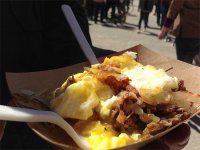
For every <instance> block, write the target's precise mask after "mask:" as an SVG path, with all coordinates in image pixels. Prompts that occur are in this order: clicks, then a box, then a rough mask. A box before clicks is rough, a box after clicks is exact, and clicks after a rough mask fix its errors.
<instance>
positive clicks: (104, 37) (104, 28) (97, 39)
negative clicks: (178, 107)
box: [89, 1, 200, 150]
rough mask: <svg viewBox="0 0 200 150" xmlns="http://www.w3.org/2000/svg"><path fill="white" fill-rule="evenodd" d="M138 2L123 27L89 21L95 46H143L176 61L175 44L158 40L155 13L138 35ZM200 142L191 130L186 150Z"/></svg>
mask: <svg viewBox="0 0 200 150" xmlns="http://www.w3.org/2000/svg"><path fill="white" fill-rule="evenodd" d="M137 2H138V1H135V3H134V9H133V11H132V12H131V13H130V14H129V15H128V16H127V20H126V23H124V24H123V25H120V24H118V25H115V24H113V23H105V24H102V23H100V22H98V24H94V22H93V21H89V23H90V34H91V38H92V42H93V45H94V46H96V47H99V48H103V49H109V50H114V51H121V50H124V49H127V48H130V47H132V46H135V45H138V44H142V45H144V46H145V47H148V48H149V49H151V50H153V51H155V52H157V53H160V54H162V55H164V56H167V57H171V58H175V59H176V52H175V47H174V46H173V42H166V41H165V40H159V39H158V38H157V35H158V34H159V32H160V29H159V27H158V26H157V24H156V17H155V16H154V14H153V12H154V11H153V12H152V13H151V14H150V18H149V24H148V25H149V26H150V28H147V31H146V32H142V33H140V34H138V33H137V24H138V21H139V13H138V11H137V6H138V3H137ZM131 9H132V8H131ZM199 140H200V133H198V132H197V131H195V130H194V129H191V137H190V141H189V143H188V145H187V146H186V147H185V148H184V150H191V148H192V150H199V149H200V145H199Z"/></svg>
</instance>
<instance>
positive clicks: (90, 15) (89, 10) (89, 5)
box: [85, 0, 94, 20]
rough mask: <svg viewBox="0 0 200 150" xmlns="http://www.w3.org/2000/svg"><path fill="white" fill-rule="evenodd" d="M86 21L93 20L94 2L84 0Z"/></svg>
mask: <svg viewBox="0 0 200 150" xmlns="http://www.w3.org/2000/svg"><path fill="white" fill-rule="evenodd" d="M85 9H86V12H87V16H88V19H90V20H93V19H94V2H93V0H86V6H85Z"/></svg>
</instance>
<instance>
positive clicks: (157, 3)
mask: <svg viewBox="0 0 200 150" xmlns="http://www.w3.org/2000/svg"><path fill="white" fill-rule="evenodd" d="M155 6H156V10H155V11H156V12H155V13H156V22H157V25H158V26H160V25H161V21H160V20H161V0H155Z"/></svg>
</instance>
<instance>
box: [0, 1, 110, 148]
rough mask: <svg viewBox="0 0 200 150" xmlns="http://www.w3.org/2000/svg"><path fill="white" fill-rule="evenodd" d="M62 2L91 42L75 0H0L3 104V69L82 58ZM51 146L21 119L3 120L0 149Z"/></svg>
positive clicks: (3, 97) (6, 93)
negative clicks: (16, 120)
mask: <svg viewBox="0 0 200 150" xmlns="http://www.w3.org/2000/svg"><path fill="white" fill-rule="evenodd" d="M62 4H68V5H70V6H71V8H72V10H73V12H74V14H75V16H76V18H77V20H78V22H79V25H80V26H81V29H82V31H83V33H84V35H85V37H86V39H87V40H88V42H89V44H90V45H91V46H92V42H91V38H90V34H89V26H88V21H87V17H86V14H85V11H84V9H83V8H82V6H81V4H80V2H79V1H78V0H48V1H47V0H45V1H38V0H29V1H25V0H24V1H22V0H20V1H13V0H6V1H1V12H2V13H1V18H2V20H1V21H2V49H1V51H2V56H1V58H0V60H1V66H2V69H3V71H2V74H1V81H2V82H1V88H0V89H1V93H2V95H1V98H0V99H1V100H2V101H1V104H3V105H7V104H8V102H9V100H11V96H10V93H9V89H8V86H7V82H6V77H5V72H30V71H41V70H49V69H55V68H60V67H65V66H69V65H73V64H76V63H80V62H83V61H86V57H85V55H84V53H83V52H82V50H81V48H80V46H79V44H78V42H77V40H76V38H75V36H74V35H73V32H72V31H71V29H70V27H69V25H68V23H67V21H66V19H65V17H64V15H63V13H62V11H61V5H62ZM92 48H93V50H94V52H95V54H96V56H97V57H101V56H104V55H107V54H110V53H112V51H103V50H99V49H97V48H94V47H93V46H92ZM0 126H1V123H0ZM0 135H1V134H0ZM51 147H52V146H51V145H50V144H48V143H47V142H45V141H43V140H41V138H39V137H38V136H37V135H35V134H34V133H33V132H32V131H31V130H30V129H29V128H28V127H27V125H26V124H25V123H15V122H14V123H13V122H7V125H6V128H5V134H4V137H3V139H2V141H1V148H2V149H20V150H22V149H30V148H31V149H38V148H39V149H50V148H51Z"/></svg>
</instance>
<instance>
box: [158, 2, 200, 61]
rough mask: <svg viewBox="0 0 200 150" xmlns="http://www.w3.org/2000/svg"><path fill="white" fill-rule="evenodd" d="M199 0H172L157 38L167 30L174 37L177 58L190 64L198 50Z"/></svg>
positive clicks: (199, 46) (162, 35) (199, 41)
mask: <svg viewBox="0 0 200 150" xmlns="http://www.w3.org/2000/svg"><path fill="white" fill-rule="evenodd" d="M199 14H200V1H199V0H172V2H171V5H170V7H169V10H168V13H167V18H166V20H165V23H164V26H163V27H162V30H161V33H160V34H159V36H158V37H159V39H162V38H164V37H165V36H166V34H167V33H168V32H169V30H170V28H172V30H171V34H172V35H174V36H175V37H176V39H175V43H176V53H177V58H178V59H179V60H181V61H184V62H187V63H190V64H192V62H193V59H194V57H195V55H197V54H198V52H199V51H200V23H199V22H200V16H199Z"/></svg>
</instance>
